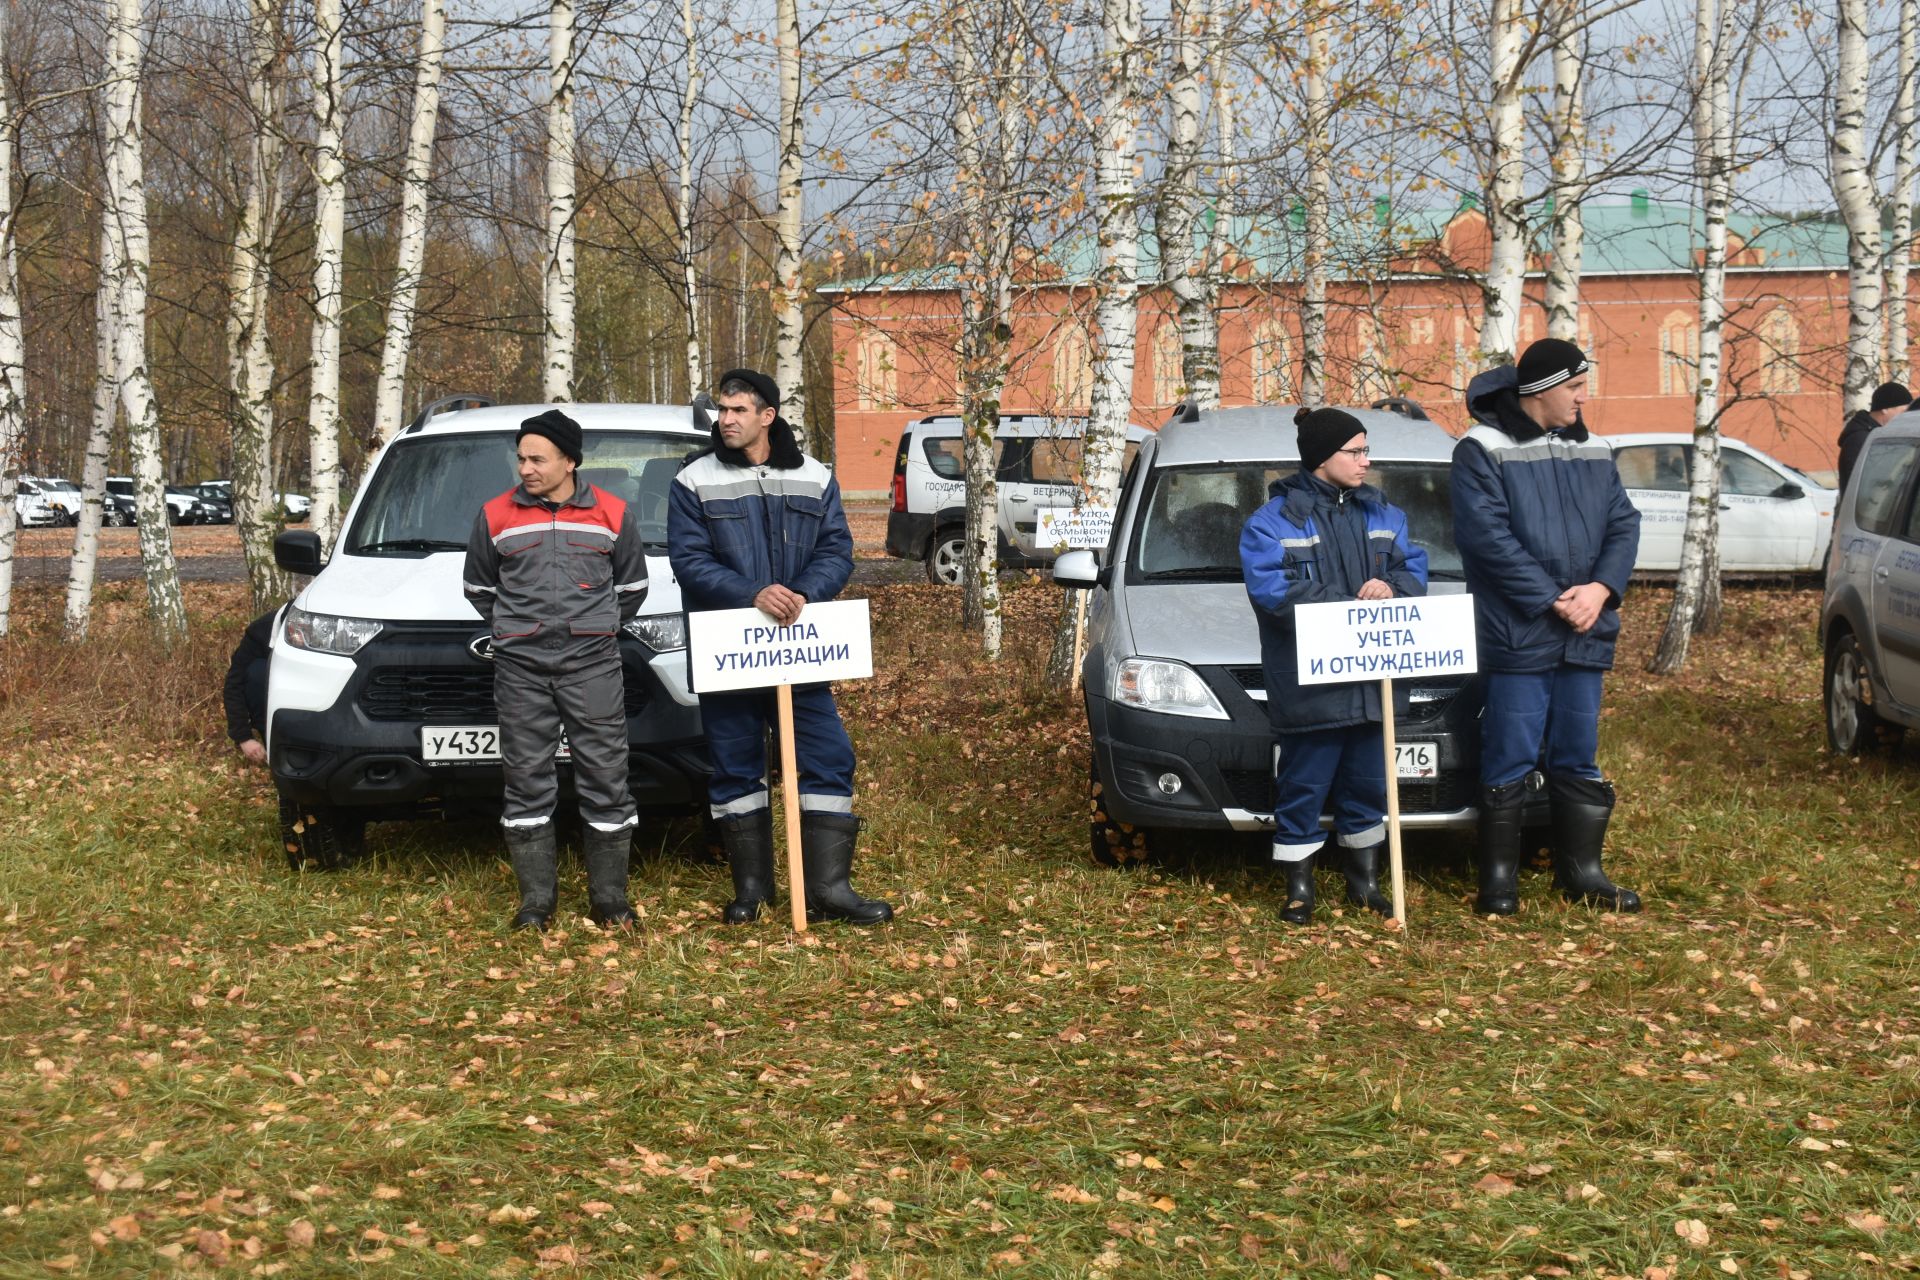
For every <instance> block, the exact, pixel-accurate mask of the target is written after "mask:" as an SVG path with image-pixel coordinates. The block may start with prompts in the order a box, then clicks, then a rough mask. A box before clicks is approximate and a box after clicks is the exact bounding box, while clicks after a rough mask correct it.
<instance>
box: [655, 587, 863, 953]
mask: <svg viewBox="0 0 1920 1280" xmlns="http://www.w3.org/2000/svg"><path fill="white" fill-rule="evenodd" d="M687 663H688V671H689V673H690V675H691V677H692V681H691V683H692V685H693V690H694V692H695V693H726V692H731V691H736V690H743V689H766V688H771V689H773V691H774V703H775V709H776V712H777V719H778V721H779V724H778V736H779V740H780V777H781V798H782V801H783V802H784V806H785V813H786V818H787V896H788V899H789V901H790V902H791V903H792V905H793V927H794V930H795V932H798V933H805V932H806V929H807V890H806V884H807V880H806V871H805V864H804V862H803V861H802V858H801V851H800V762H799V758H798V753H797V752H796V751H795V750H794V743H793V686H794V685H796V684H824V683H826V682H827V681H830V680H864V679H868V678H870V677H871V676H872V675H873V632H872V625H871V620H870V617H869V615H868V611H867V602H866V601H865V600H835V601H828V602H826V603H823V604H810V605H808V606H806V608H804V609H802V610H801V611H800V616H799V618H797V619H795V620H794V621H793V622H792V623H789V624H787V625H785V626H782V625H781V624H780V623H778V622H776V621H774V619H773V618H771V617H770V616H768V615H767V614H764V613H762V612H760V610H758V609H714V610H709V611H707V612H704V613H690V614H688V615H687Z"/></svg>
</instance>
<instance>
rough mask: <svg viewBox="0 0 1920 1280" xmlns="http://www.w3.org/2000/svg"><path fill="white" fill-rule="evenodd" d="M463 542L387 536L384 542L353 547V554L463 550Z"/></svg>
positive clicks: (465, 546)
mask: <svg viewBox="0 0 1920 1280" xmlns="http://www.w3.org/2000/svg"><path fill="white" fill-rule="evenodd" d="M466 549H467V544H466V543H464V542H449V541H448V540H447V539H445V538H388V539H387V540H386V541H385V542H365V543H362V544H360V545H359V546H357V547H354V548H353V552H354V554H355V555H372V554H374V553H375V552H380V551H465V550H466Z"/></svg>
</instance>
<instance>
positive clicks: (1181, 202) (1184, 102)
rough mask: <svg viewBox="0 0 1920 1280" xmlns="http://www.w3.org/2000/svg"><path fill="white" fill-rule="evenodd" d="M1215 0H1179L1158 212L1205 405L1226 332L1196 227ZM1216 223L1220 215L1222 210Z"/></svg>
mask: <svg viewBox="0 0 1920 1280" xmlns="http://www.w3.org/2000/svg"><path fill="white" fill-rule="evenodd" d="M1208 4H1209V0H1173V14H1172V33H1173V35H1172V44H1173V73H1172V77H1171V80H1170V83H1169V84H1168V97H1169V99H1170V100H1171V104H1172V107H1173V127H1172V130H1171V131H1170V133H1169V136H1168V139H1167V166H1166V172H1165V174H1164V175H1163V176H1162V178H1161V196H1160V209H1159V215H1158V217H1157V218H1156V219H1155V220H1154V230H1155V233H1156V235H1157V236H1158V238H1159V241H1160V266H1161V273H1162V275H1163V276H1164V278H1165V279H1166V282H1167V287H1168V290H1169V291H1170V292H1171V293H1172V294H1173V300H1174V308H1175V316H1176V318H1177V320H1178V323H1179V326H1180V380H1181V384H1182V385H1181V395H1182V397H1183V398H1186V399H1191V400H1192V401H1193V402H1194V403H1195V404H1197V405H1199V406H1200V407H1201V408H1203V409H1211V408H1214V407H1216V406H1217V405H1219V403H1220V336H1219V332H1218V329H1217V328H1216V326H1215V322H1214V298H1213V296H1212V294H1213V289H1212V287H1211V286H1212V284H1213V279H1214V278H1213V275H1212V273H1211V271H1210V270H1209V268H1208V264H1207V262H1206V260H1205V258H1204V257H1203V256H1202V255H1199V254H1196V253H1195V251H1194V230H1195V228H1196V227H1197V226H1198V224H1199V221H1200V216H1201V206H1202V204H1203V202H1204V197H1203V196H1202V193H1201V190H1200V139H1201V131H1202V128H1203V127H1204V125H1205V117H1206V97H1205V94H1204V93H1203V92H1202V89H1201V84H1200V76H1201V70H1202V66H1203V64H1204V61H1205V59H1206V56H1207V53H1208V36H1209V32H1208V16H1209V9H1208ZM1216 225H1218V223H1217V215H1216Z"/></svg>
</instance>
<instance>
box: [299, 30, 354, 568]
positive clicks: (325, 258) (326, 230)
mask: <svg viewBox="0 0 1920 1280" xmlns="http://www.w3.org/2000/svg"><path fill="white" fill-rule="evenodd" d="M314 23H315V28H316V29H315V39H316V45H315V48H314V55H313V117H314V147H313V184H314V230H313V341H312V358H311V362H310V363H311V369H312V373H311V377H312V390H311V391H310V392H309V394H308V400H307V466H308V471H309V474H310V480H309V484H310V486H311V488H312V490H313V511H312V513H311V515H310V516H309V520H310V526H309V527H310V528H312V530H313V531H314V533H315V534H317V535H319V538H320V546H321V549H322V551H323V553H324V552H326V551H330V550H331V549H332V547H333V539H334V535H335V534H337V533H338V532H339V527H340V316H341V300H342V294H343V292H344V284H345V278H344V272H345V265H346V264H345V256H346V229H347V182H346V171H347V167H346V160H345V156H344V153H343V152H344V143H343V136H342V135H343V130H344V128H345V112H344V108H343V104H342V95H343V93H344V92H345V73H344V67H343V63H344V60H345V57H346V37H345V31H344V27H343V23H342V20H341V15H340V0H315V3H314Z"/></svg>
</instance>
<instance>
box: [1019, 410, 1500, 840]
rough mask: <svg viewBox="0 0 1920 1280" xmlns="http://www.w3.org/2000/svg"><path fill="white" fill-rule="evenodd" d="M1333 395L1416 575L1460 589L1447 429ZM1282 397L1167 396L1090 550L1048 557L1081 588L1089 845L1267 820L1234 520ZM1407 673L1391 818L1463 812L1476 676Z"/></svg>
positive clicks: (1260, 681) (1417, 823) (1250, 507)
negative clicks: (1162, 422)
mask: <svg viewBox="0 0 1920 1280" xmlns="http://www.w3.org/2000/svg"><path fill="white" fill-rule="evenodd" d="M1347 412H1349V413H1352V414H1353V415H1354V416H1355V417H1357V418H1359V419H1360V421H1361V422H1362V423H1364V424H1365V425H1366V428H1367V437H1368V445H1369V446H1370V447H1371V449H1372V451H1373V469H1372V471H1371V472H1370V473H1369V474H1368V476H1367V482H1368V483H1369V484H1371V485H1374V486H1375V487H1377V488H1379V489H1380V490H1381V491H1382V492H1383V493H1385V494H1386V496H1387V499H1388V500H1389V501H1390V502H1392V503H1394V504H1395V505H1396V506H1398V507H1400V508H1401V509H1402V510H1404V511H1405V512H1406V513H1407V525H1408V530H1409V533H1410V535H1411V537H1412V538H1413V540H1414V541H1415V542H1416V543H1418V544H1419V545H1420V546H1422V547H1424V548H1425V549H1426V552H1427V563H1428V572H1429V577H1430V581H1429V585H1428V590H1429V591H1430V592H1431V593H1433V594H1436V595H1440V594H1448V593H1458V592H1463V591H1465V590H1466V583H1465V577H1464V575H1463V574H1462V572H1461V568H1460V553H1459V551H1458V550H1457V549H1456V548H1455V546H1454V542H1453V505H1452V497H1451V490H1450V488H1449V474H1450V466H1451V462H1452V458H1453V446H1454V440H1453V437H1451V436H1449V435H1448V434H1447V433H1446V432H1445V431H1443V430H1442V429H1441V428H1440V427H1439V426H1438V425H1437V424H1435V423H1432V422H1425V421H1416V420H1411V419H1408V418H1404V417H1401V416H1399V415H1398V414H1395V413H1387V412H1382V411H1378V410H1372V409H1349V410H1348V411H1347ZM1293 415H1294V406H1292V405H1265V406H1257V407H1252V408H1239V409H1217V410H1210V411H1204V412H1192V411H1188V412H1186V413H1184V414H1183V415H1182V418H1181V419H1180V420H1176V421H1174V422H1171V423H1169V424H1167V425H1166V426H1164V427H1162V428H1161V429H1160V431H1159V432H1158V433H1157V434H1156V435H1155V436H1154V438H1153V439H1151V440H1148V441H1147V442H1146V443H1144V444H1143V445H1141V447H1140V455H1139V458H1138V460H1137V461H1136V462H1135V464H1134V465H1133V467H1132V468H1131V469H1130V470H1129V471H1128V472H1127V475H1126V479H1125V481H1124V482H1123V484H1122V488H1121V494H1120V499H1119V506H1118V509H1117V511H1116V513H1115V521H1114V536H1113V541H1112V542H1111V543H1110V544H1109V545H1108V547H1107V549H1106V551H1104V552H1101V553H1095V552H1091V551H1069V552H1067V553H1066V554H1064V555H1062V556H1061V557H1060V558H1059V559H1058V560H1057V561H1055V562H1054V566H1053V576H1054V580H1055V581H1057V582H1059V583H1061V584H1062V585H1065V586H1075V587H1088V588H1091V589H1092V593H1093V594H1092V601H1091V604H1090V606H1089V609H1088V620H1087V649H1086V659H1085V663H1084V665H1083V667H1082V674H1083V677H1084V680H1085V694H1086V704H1087V721H1088V727H1089V729H1090V730H1091V737H1092V741H1093V758H1092V762H1091V769H1090V772H1089V776H1088V811H1089V823H1090V832H1089V834H1090V838H1091V852H1092V855H1093V858H1094V860H1095V861H1096V862H1100V863H1102V864H1105V865H1109V866H1113V865H1121V864H1124V863H1128V862H1132V861H1135V860H1137V859H1139V858H1141V857H1144V856H1145V855H1146V854H1147V852H1148V850H1149V841H1150V836H1151V833H1152V832H1154V831H1156V830H1187V831H1199V832H1207V831H1215V832H1226V831H1270V830H1271V829H1272V827H1273V764H1274V760H1273V751H1274V745H1273V731H1272V728H1271V726H1270V723H1269V721H1268V718H1267V708H1266V699H1267V691H1266V687H1265V680H1264V677H1263V674H1262V670H1261V665H1260V631H1259V624H1258V622H1257V621H1256V620H1255V618H1254V614H1253V604H1252V602H1251V601H1250V600H1248V598H1247V588H1246V583H1245V580H1244V579H1243V577H1242V575H1241V570H1240V530H1241V526H1243V525H1244V524H1245V523H1246V521H1247V517H1248V516H1250V515H1252V514H1253V513H1254V512H1255V511H1257V510H1258V509H1259V508H1260V507H1261V505H1262V504H1264V503H1265V502H1266V501H1267V497H1268V492H1267V491H1268V486H1269V485H1271V484H1272V483H1273V482H1274V481H1275V480H1277V479H1280V478H1282V477H1284V476H1287V475H1290V474H1292V473H1293V472H1294V471H1295V470H1297V469H1298V467H1299V452H1298V449H1297V448H1296V445H1295V439H1296V429H1295V427H1294V423H1293ZM1410 683H1411V686H1412V687H1411V688H1410V689H1409V693H1410V695H1411V703H1412V705H1411V709H1410V711H1409V713H1408V714H1407V716H1406V717H1405V718H1404V719H1402V720H1401V721H1399V723H1398V735H1397V742H1396V744H1395V746H1396V761H1395V764H1396V772H1397V774H1398V775H1399V780H1400V801H1401V815H1402V822H1403V825H1404V826H1406V827H1407V828H1409V829H1420V828H1428V829H1445V828H1458V829H1469V830H1470V829H1472V828H1473V827H1474V826H1475V825H1476V824H1477V822H1478V820H1479V809H1478V800H1479V794H1480V786H1479V777H1480V733H1479V716H1480V708H1481V698H1482V695H1481V683H1480V680H1479V678H1478V677H1477V676H1448V677H1438V678H1432V679H1416V680H1413V681H1411V682H1410ZM1532 816H1533V814H1532V812H1531V810H1530V813H1529V817H1530V818H1531V817H1532Z"/></svg>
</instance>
